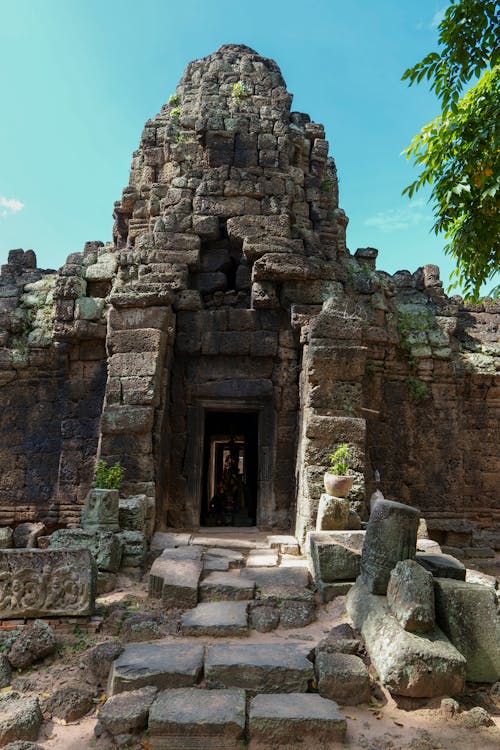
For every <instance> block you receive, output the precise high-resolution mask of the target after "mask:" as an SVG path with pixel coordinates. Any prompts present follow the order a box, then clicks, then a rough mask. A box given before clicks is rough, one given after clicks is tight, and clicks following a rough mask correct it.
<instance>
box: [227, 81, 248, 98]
mask: <svg viewBox="0 0 500 750" xmlns="http://www.w3.org/2000/svg"><path fill="white" fill-rule="evenodd" d="M251 93H252V92H251V91H250V88H249V86H248V85H247V84H246V83H244V82H243V81H238V82H237V83H233V88H232V91H231V96H232V97H233V99H236V101H238V102H239V101H241V100H242V99H246V98H247V97H248V96H250V95H251Z"/></svg>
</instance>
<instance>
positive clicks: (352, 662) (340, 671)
mask: <svg viewBox="0 0 500 750" xmlns="http://www.w3.org/2000/svg"><path fill="white" fill-rule="evenodd" d="M315 671H316V678H317V682H318V692H319V694H320V695H322V696H323V698H329V699H330V700H334V701H338V702H339V703H341V704H342V705H344V704H345V705H350V706H352V705H355V704H357V703H364V702H366V701H368V700H369V699H370V677H369V675H368V670H367V668H366V667H365V665H364V663H363V661H362V659H360V658H359V656H355V655H354V654H344V653H340V652H339V653H326V652H321V651H320V652H319V653H317V654H316V664H315Z"/></svg>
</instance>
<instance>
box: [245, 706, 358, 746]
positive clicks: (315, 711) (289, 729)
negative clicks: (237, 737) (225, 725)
mask: <svg viewBox="0 0 500 750" xmlns="http://www.w3.org/2000/svg"><path fill="white" fill-rule="evenodd" d="M346 730H347V722H346V720H345V717H344V716H343V714H342V713H341V712H340V711H339V708H338V706H337V704H336V703H334V702H333V701H331V700H325V698H322V697H321V696H320V695H312V694H308V693H306V694H304V693H288V694H287V695H279V694H276V695H269V694H267V693H266V694H264V695H256V696H255V698H252V700H251V702H250V711H249V731H250V738H251V739H252V740H259V741H260V742H262V743H266V744H271V743H272V745H273V746H275V745H276V746H278V747H286V748H290V747H294V746H295V745H298V744H299V743H302V742H303V743H306V742H313V743H314V747H318V748H321V750H327V749H328V748H330V747H331V743H332V742H343V740H344V739H345V736H346Z"/></svg>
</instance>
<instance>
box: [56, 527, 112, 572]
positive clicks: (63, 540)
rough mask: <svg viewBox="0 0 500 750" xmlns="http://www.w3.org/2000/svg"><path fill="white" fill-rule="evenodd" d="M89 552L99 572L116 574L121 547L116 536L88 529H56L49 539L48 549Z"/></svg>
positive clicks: (107, 532)
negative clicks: (85, 550)
mask: <svg viewBox="0 0 500 750" xmlns="http://www.w3.org/2000/svg"><path fill="white" fill-rule="evenodd" d="M82 547H84V548H86V549H88V550H90V552H91V553H92V555H93V557H94V560H95V561H96V565H97V567H98V568H99V570H103V571H106V572H109V573H117V572H118V569H119V567H120V563H121V560H122V554H123V547H122V544H121V542H120V540H119V539H118V536H117V535H116V534H113V533H112V532H110V531H91V530H90V529H58V530H57V531H54V533H53V534H52V535H51V537H50V549H82Z"/></svg>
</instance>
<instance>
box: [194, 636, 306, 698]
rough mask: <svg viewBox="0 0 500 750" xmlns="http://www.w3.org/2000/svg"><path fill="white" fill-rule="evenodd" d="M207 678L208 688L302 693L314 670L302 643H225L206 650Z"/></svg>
mask: <svg viewBox="0 0 500 750" xmlns="http://www.w3.org/2000/svg"><path fill="white" fill-rule="evenodd" d="M205 679H206V681H207V685H208V687H209V688H229V687H237V688H242V689H243V690H250V691H253V692H255V693H257V692H259V693H296V692H299V693H300V692H305V691H306V690H307V688H308V685H309V682H310V681H311V680H312V679H314V669H313V665H312V664H311V662H310V661H309V660H308V659H307V647H305V646H304V644H301V643H293V642H291V643H286V644H279V643H272V644H271V643H256V644H253V643H248V644H246V643H245V644H238V643H225V644H221V645H215V646H209V648H208V649H207V655H206V658H205Z"/></svg>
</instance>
